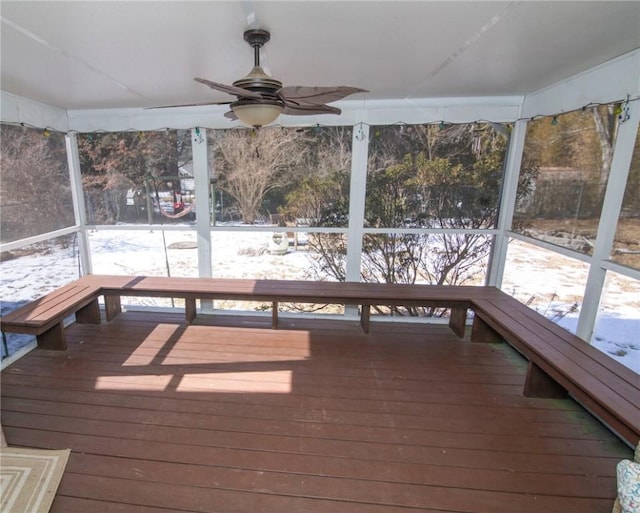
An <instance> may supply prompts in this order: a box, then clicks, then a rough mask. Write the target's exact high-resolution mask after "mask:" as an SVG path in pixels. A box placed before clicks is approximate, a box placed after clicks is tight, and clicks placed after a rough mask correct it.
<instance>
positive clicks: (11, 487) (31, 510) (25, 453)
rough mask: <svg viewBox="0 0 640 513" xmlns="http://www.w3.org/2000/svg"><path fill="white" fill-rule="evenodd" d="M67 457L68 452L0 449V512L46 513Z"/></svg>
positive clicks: (67, 450)
mask: <svg viewBox="0 0 640 513" xmlns="http://www.w3.org/2000/svg"><path fill="white" fill-rule="evenodd" d="M70 453H71V450H70V449H63V450H58V451H48V450H43V449H21V448H17V447H2V448H0V497H1V499H0V511H2V513H47V512H48V511H49V509H50V508H51V504H52V502H53V498H54V497H55V495H56V490H57V489H58V485H59V484H60V480H61V479H62V474H63V472H64V467H65V466H66V464H67V460H68V459H69V454H70Z"/></svg>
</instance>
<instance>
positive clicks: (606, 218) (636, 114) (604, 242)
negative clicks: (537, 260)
mask: <svg viewBox="0 0 640 513" xmlns="http://www.w3.org/2000/svg"><path fill="white" fill-rule="evenodd" d="M630 116H631V117H630V119H628V120H627V121H626V122H625V123H622V124H621V125H620V126H619V127H618V135H617V137H616V143H615V148H614V152H613V160H612V161H611V173H610V174H609V180H608V181H607V190H606V191H605V195H604V201H603V202H602V212H601V213H600V222H599V223H598V235H597V236H596V242H595V246H594V248H593V256H592V258H591V265H590V266H589V274H588V276H587V284H586V286H585V291H584V296H583V300H582V307H581V308H580V318H579V319H578V327H577V329H576V335H578V336H579V337H580V338H581V339H583V340H586V341H587V342H589V343H591V336H592V335H593V328H594V327H595V324H596V317H597V316H598V310H599V309H600V299H601V296H602V289H603V287H604V282H605V277H606V274H607V271H606V269H605V268H604V267H603V266H602V262H603V261H604V260H608V259H609V257H610V256H611V250H612V248H613V242H614V239H615V235H616V228H617V226H618V218H619V216H620V210H621V208H622V200H623V198H624V191H625V189H626V187H627V179H628V177H629V168H630V167H631V158H632V157H633V148H634V146H635V143H636V135H637V133H638V123H639V122H640V105H635V104H634V105H632V107H631V109H630Z"/></svg>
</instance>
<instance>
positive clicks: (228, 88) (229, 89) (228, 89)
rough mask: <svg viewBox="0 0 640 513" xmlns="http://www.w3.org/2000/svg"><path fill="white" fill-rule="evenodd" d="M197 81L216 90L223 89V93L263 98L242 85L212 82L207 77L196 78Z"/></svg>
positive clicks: (257, 98)
mask: <svg viewBox="0 0 640 513" xmlns="http://www.w3.org/2000/svg"><path fill="white" fill-rule="evenodd" d="M194 80H195V81H196V82H200V83H201V84H204V85H207V86H209V87H210V88H211V89H215V90H216V91H222V92H223V93H228V94H232V95H233V96H238V97H240V98H251V99H253V100H259V99H260V98H262V95H261V94H260V93H256V92H254V91H249V90H248V89H242V87H236V86H232V85H226V84H219V83H218V82H212V81H211V80H207V79H206V78H197V77H196V78H194Z"/></svg>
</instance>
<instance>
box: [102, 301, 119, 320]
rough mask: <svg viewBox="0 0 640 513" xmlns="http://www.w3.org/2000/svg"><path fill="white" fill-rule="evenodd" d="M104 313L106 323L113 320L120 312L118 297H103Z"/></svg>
mask: <svg viewBox="0 0 640 513" xmlns="http://www.w3.org/2000/svg"><path fill="white" fill-rule="evenodd" d="M104 311H105V314H106V316H107V321H110V320H111V319H115V318H116V317H117V316H118V315H120V313H121V312H122V306H121V304H120V296H104Z"/></svg>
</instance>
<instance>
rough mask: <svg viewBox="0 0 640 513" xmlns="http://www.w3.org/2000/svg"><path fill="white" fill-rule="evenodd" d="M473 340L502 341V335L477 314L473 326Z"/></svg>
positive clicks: (485, 341)
mask: <svg viewBox="0 0 640 513" xmlns="http://www.w3.org/2000/svg"><path fill="white" fill-rule="evenodd" d="M471 342H484V343H496V342H502V337H501V336H500V335H499V334H498V333H497V332H496V331H495V330H494V329H493V328H492V327H491V326H489V325H488V324H487V323H486V322H484V321H483V320H482V319H480V317H478V314H476V315H474V317H473V326H472V327H471Z"/></svg>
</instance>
